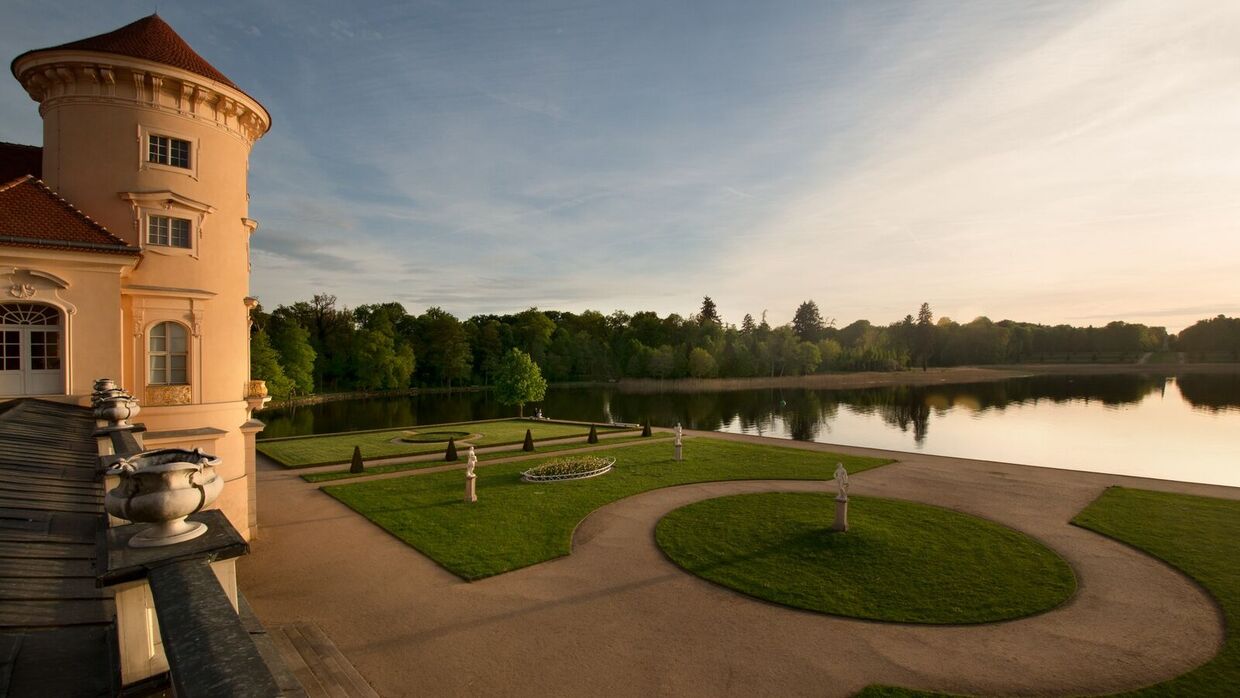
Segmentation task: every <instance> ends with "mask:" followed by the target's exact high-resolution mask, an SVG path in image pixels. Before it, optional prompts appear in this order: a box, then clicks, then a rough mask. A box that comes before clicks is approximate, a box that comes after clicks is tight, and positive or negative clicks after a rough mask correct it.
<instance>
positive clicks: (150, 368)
mask: <svg viewBox="0 0 1240 698" xmlns="http://www.w3.org/2000/svg"><path fill="white" fill-rule="evenodd" d="M165 325H174V326H176V327H178V328H180V330H181V332H182V333H184V339H185V351H184V352H173V351H172V349H171V347H170V346H169V345H170V341H171V339H172V337H171V336H169V335H168V334H165V335H164V337H163V340H164V348H163V349H162V350H155V349H153V348H152V346H151V345H152V344H153V340H155V339H159V338H158V337H156V336H155V330H156V328H159V327H163V326H165ZM192 337H193V334H192V333H191V332H190V328H189V327H187V326H186V325H185V324H184V323H181V322H177V321H176V320H161V321H159V322H154V323H151V326H150V327H148V328H146V384H147V385H191V382H190V379H191V375H192V373H191V370H190V368H191V367H190V348H191V344H192V341H191V340H192ZM174 356H183V357H185V361H184V366H182V368H181V369H180V370H181V371H184V372H185V381H184V382H183V383H176V382H173V381H172V380H171V379H172V378H173V375H172V371H173V370H174V369H173V368H172V357H174ZM157 357H163V358H164V365H163V368H161V369H160V370H161V371H163V374H164V375H163V378H164V380H163V381H156V380H155V367H154V364H155V359H156V358H157Z"/></svg>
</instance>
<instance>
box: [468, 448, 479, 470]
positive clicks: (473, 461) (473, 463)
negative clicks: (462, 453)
mask: <svg viewBox="0 0 1240 698" xmlns="http://www.w3.org/2000/svg"><path fill="white" fill-rule="evenodd" d="M477 466H478V456H477V454H475V453H474V447H473V446H470V447H469V458H467V459H466V460H465V477H468V478H474V477H478V476H477V475H474V468H475V467H477Z"/></svg>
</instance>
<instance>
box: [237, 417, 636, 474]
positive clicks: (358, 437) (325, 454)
mask: <svg viewBox="0 0 1240 698" xmlns="http://www.w3.org/2000/svg"><path fill="white" fill-rule="evenodd" d="M448 426H452V427H457V428H458V429H461V430H465V429H468V430H470V431H471V432H472V433H475V434H481V435H482V436H480V437H478V438H476V439H473V440H471V441H469V442H468V443H466V444H465V446H466V447H468V446H469V444H473V445H474V446H499V445H502V444H510V443H521V441H522V440H523V439H524V438H525V430H526V429H529V430H530V431H531V432H533V435H534V442H535V445H537V442H538V441H541V440H543V439H558V438H564V437H568V436H585V435H586V434H588V433H589V432H590V427H589V426H588V425H582V424H559V423H556V422H540V421H528V420H520V419H513V420H503V421H494V422H464V423H461V424H451V425H448V424H432V425H426V426H422V427H403V428H400V429H388V430H385V431H365V432H345V433H341V434H324V435H321V436H305V437H294V438H289V439H275V440H268V441H259V442H258V446H257V448H258V450H259V451H260V452H261V453H262V454H263V455H265V456H267V457H268V458H271V459H273V460H275V461H276V462H277V463H279V464H281V465H283V466H285V467H289V468H308V467H310V466H314V465H330V464H332V463H345V462H347V461H348V460H349V459H350V458H351V457H352V456H353V447H354V446H361V448H362V458H389V457H393V456H416V455H420V454H424V453H436V452H438V453H442V452H443V451H444V449H446V448H447V444H446V443H433V444H417V443H407V442H403V441H401V440H400V437H401V436H402V435H403V434H404V433H405V432H406V431H409V430H411V429H420V430H422V431H444V427H448ZM625 430H626V429H624V428H621V427H611V426H599V427H598V431H599V433H606V432H611V431H625ZM461 444H462V442H460V441H458V442H457V446H458V447H459V446H461Z"/></svg>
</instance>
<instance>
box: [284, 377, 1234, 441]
mask: <svg viewBox="0 0 1240 698" xmlns="http://www.w3.org/2000/svg"><path fill="white" fill-rule="evenodd" d="M1168 380H1169V379H1167V378H1165V377H1163V376H1154V375H1144V374H1130V375H1107V376H1034V377H1031V378H1020V379H1013V380H1007V381H998V382H992V383H956V384H948V385H934V386H888V387H878V388H859V389H847V390H804V389H769V390H740V391H730V392H720V393H664V394H650V393H624V392H620V391H619V390H617V389H616V388H614V387H596V388H565V389H552V390H550V391H549V392H548V393H547V399H546V400H545V401H544V402H543V403H542V404H541V405H539V406H541V407H542V409H543V411H544V412H545V413H546V414H547V415H548V416H553V417H555V416H558V417H564V418H567V419H584V420H592V421H617V422H641V421H644V420H645V419H647V418H649V419H650V420H651V421H652V422H653V423H654V424H655V425H658V426H671V425H673V424H676V423H677V422H680V423H681V424H684V425H685V426H687V427H690V428H693V429H703V430H708V431H717V430H720V429H723V428H725V427H728V426H729V425H730V428H732V429H737V430H740V431H744V432H753V433H762V432H763V431H764V430H769V429H771V428H772V424H773V423H775V422H776V421H779V422H780V423H781V424H783V425H785V426H784V427H783V429H784V430H786V431H787V432H788V434H787V435H788V436H789V437H790V438H793V439H796V440H799V441H818V440H821V437H823V436H824V435H825V434H829V433H830V423H831V422H832V420H833V419H834V418H835V417H836V416H837V415H838V414H839V413H840V407H841V406H843V407H845V408H846V409H847V410H848V411H849V412H850V413H852V414H856V415H873V416H877V417H879V418H881V419H882V421H883V422H885V423H886V424H888V425H890V426H892V427H895V428H897V429H899V430H900V431H902V432H911V433H912V435H913V438H914V439H915V440H916V441H917V442H918V443H921V442H923V441H925V439H926V438H927V436H928V434H929V431H930V424H931V417H932V415H938V416H943V415H945V414H947V413H949V412H952V411H954V410H965V411H968V412H971V413H984V412H987V411H989V410H998V411H1003V410H1005V409H1008V408H1009V407H1010V406H1013V405H1037V404H1039V403H1040V402H1043V401H1049V402H1052V403H1064V402H1072V401H1079V402H1082V403H1084V404H1086V405H1088V404H1094V403H1098V404H1101V405H1103V406H1106V407H1111V408H1118V407H1123V406H1126V405H1135V404H1137V403H1140V402H1141V401H1142V400H1144V399H1145V398H1146V397H1147V396H1149V395H1151V394H1153V393H1158V394H1159V396H1162V395H1164V393H1165V391H1166V386H1167V384H1168ZM1178 382H1179V390H1180V392H1181V394H1182V395H1183V398H1184V399H1185V400H1187V401H1188V402H1189V403H1190V404H1191V405H1193V406H1194V407H1200V408H1203V409H1208V410H1212V411H1219V410H1227V409H1233V408H1235V409H1240V375H1210V374H1196V375H1194V374H1190V375H1185V376H1181V377H1180V378H1179V379H1178ZM529 409H531V410H532V409H533V406H531V407H530V408H529ZM515 414H516V410H515V408H511V407H506V406H504V405H500V404H498V403H497V402H495V401H494V399H493V397H492V394H491V393H490V392H487V391H460V392H455V393H449V394H432V395H416V396H410V397H400V398H371V399H358V400H342V401H337V402H328V403H323V404H319V405H309V406H304V407H298V408H280V409H271V410H266V411H264V412H262V413H261V415H260V416H261V418H262V419H263V421H264V422H266V423H267V428H266V429H265V430H264V431H263V433H262V438H274V437H279V436H293V435H299V434H322V433H330V432H338V431H354V430H359V429H381V428H388V427H403V426H409V425H413V424H436V423H441V422H461V421H468V420H474V419H494V418H497V417H508V416H513V415H515Z"/></svg>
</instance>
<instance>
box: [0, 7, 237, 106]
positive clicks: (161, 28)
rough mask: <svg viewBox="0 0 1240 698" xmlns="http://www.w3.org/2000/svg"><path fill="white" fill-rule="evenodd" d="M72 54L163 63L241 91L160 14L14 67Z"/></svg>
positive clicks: (48, 48) (49, 47)
mask: <svg viewBox="0 0 1240 698" xmlns="http://www.w3.org/2000/svg"><path fill="white" fill-rule="evenodd" d="M68 50H77V51H97V52H99V53H112V54H116V55H118V56H128V57H130V58H140V59H142V60H146V61H153V62H155V63H163V64H164V65H170V66H172V67H174V68H180V69H181V70H187V71H189V72H191V73H195V74H197V75H202V76H203V77H208V78H211V79H212V80H215V81H216V82H221V83H224V84H225V85H228V86H229V87H231V88H233V89H237V90H239V89H241V88H239V87H237V86H236V85H234V84H233V82H232V80H229V79H228V78H227V77H226V76H225V75H224V74H223V73H221V72H220V71H218V70H216V69H215V66H213V65H211V64H210V63H208V62H207V61H206V59H205V58H203V57H202V56H199V55H198V54H197V53H195V52H194V49H192V48H190V46H189V44H187V43H185V39H182V38H181V35H180V34H177V33H176V31H174V30H173V29H172V27H170V26H169V25H168V23H167V22H165V21H164V20H163V19H161V18H160V17H159V15H157V14H155V15H151V16H150V17H143V18H142V19H140V20H138V21H136V22H132V23H130V24H126V25H125V26H123V27H121V28H120V29H115V30H113V31H110V32H108V33H106V34H100V35H98V36H92V37H89V38H86V39H79V40H77V41H70V42H69V43H67V44H60V45H59V46H48V47H47V48H40V49H35V50H33V51H27V52H25V53H23V54H22V55H20V56H18V57H17V58H14V59H13V64H12V65H14V66H16V65H17V61H19V60H21V59H22V58H24V57H25V56H28V55H30V54H32V53H39V52H41V51H68Z"/></svg>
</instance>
